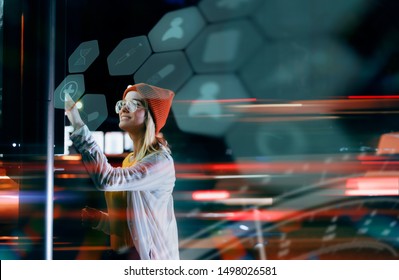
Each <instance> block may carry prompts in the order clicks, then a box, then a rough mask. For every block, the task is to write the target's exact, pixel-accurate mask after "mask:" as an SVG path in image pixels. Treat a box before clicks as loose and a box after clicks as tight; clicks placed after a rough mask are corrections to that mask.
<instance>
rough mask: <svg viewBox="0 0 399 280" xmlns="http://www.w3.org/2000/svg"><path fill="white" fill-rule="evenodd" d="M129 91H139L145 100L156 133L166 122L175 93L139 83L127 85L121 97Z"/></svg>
mask: <svg viewBox="0 0 399 280" xmlns="http://www.w3.org/2000/svg"><path fill="white" fill-rule="evenodd" d="M129 91H136V92H138V93H140V94H141V95H142V96H143V97H144V99H145V100H146V101H147V103H148V107H149V109H150V113H151V116H152V118H153V119H154V122H155V133H156V134H158V133H159V131H160V130H161V129H162V127H164V125H165V123H166V119H167V118H168V114H169V111H170V107H171V106H172V100H173V97H174V96H175V93H174V92H173V91H171V90H168V89H164V88H159V87H156V86H152V85H148V84H144V83H139V84H135V85H129V86H128V87H127V88H126V90H125V92H124V93H123V99H125V96H126V94H127V93H128V92H129Z"/></svg>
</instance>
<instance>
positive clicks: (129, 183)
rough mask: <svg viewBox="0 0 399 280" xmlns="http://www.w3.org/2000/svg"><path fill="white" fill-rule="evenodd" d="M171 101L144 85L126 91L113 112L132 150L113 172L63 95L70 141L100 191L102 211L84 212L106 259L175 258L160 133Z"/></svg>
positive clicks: (169, 177)
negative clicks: (102, 240)
mask: <svg viewBox="0 0 399 280" xmlns="http://www.w3.org/2000/svg"><path fill="white" fill-rule="evenodd" d="M173 97H174V93H173V92H172V91H170V90H167V89H162V88H158V87H155V86H151V85H148V84H143V83H140V84H136V85H133V86H128V87H127V89H126V90H125V92H124V94H123V100H121V101H118V102H117V104H116V106H115V110H116V112H117V113H118V114H119V127H120V128H121V129H122V130H124V131H126V132H128V134H129V136H130V138H131V139H132V141H133V144H134V151H133V153H130V154H129V155H128V156H127V157H126V158H125V159H124V161H123V165H122V168H114V167H112V166H111V165H110V164H109V163H108V161H107V158H106V157H105V155H104V154H103V152H102V151H101V150H100V148H99V146H98V145H97V144H96V143H95V141H94V139H93V137H92V136H91V134H90V132H89V130H88V128H87V126H86V125H85V124H84V123H83V121H82V119H81V118H80V115H79V112H78V110H77V108H76V106H74V105H75V103H74V102H73V100H72V99H71V97H70V96H66V105H65V108H66V113H67V116H68V119H69V121H70V122H71V125H72V126H73V127H74V132H73V133H72V135H71V140H72V141H73V143H74V146H75V147H76V149H77V150H78V151H79V153H80V154H81V155H82V160H83V162H84V164H85V166H86V169H87V171H88V172H89V174H90V176H91V178H92V179H93V181H94V183H95V185H96V187H97V188H98V189H99V190H100V191H104V192H105V198H106V202H107V208H108V212H107V213H104V212H101V211H97V212H96V211H95V210H93V209H92V208H86V209H84V214H85V215H86V216H87V215H88V216H90V217H97V220H98V223H97V225H95V226H94V228H95V229H98V230H102V231H103V232H105V233H107V234H109V235H110V241H111V249H112V251H111V254H110V255H109V258H111V259H123V258H128V259H132V258H133V259H142V260H148V259H163V260H166V259H179V251H178V238H177V225H176V219H175V215H174V210H173V198H172V191H173V187H174V183H175V180H176V176H175V170H174V164H173V159H172V157H171V154H170V150H169V147H168V145H167V142H166V140H165V139H164V138H163V137H162V135H161V134H160V130H161V129H162V127H163V126H164V125H165V123H166V120H167V116H168V114H169V111H170V107H171V104H172V99H173Z"/></svg>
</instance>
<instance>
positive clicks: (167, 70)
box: [147, 64, 176, 85]
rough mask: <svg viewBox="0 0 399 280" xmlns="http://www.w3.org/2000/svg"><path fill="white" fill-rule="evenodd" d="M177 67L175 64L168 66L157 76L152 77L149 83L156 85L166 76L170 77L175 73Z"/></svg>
mask: <svg viewBox="0 0 399 280" xmlns="http://www.w3.org/2000/svg"><path fill="white" fill-rule="evenodd" d="M175 69H176V66H175V65H173V64H168V65H166V66H165V67H163V68H162V69H161V70H159V71H158V72H157V73H156V74H155V75H153V76H151V77H150V78H149V79H148V80H147V83H149V84H153V85H156V84H157V83H159V81H161V80H162V79H164V78H165V77H166V76H168V75H170V74H171V73H172V72H173V71H175Z"/></svg>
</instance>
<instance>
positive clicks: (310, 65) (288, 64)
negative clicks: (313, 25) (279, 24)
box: [240, 39, 361, 100]
mask: <svg viewBox="0 0 399 280" xmlns="http://www.w3.org/2000/svg"><path fill="white" fill-rule="evenodd" d="M360 67H361V61H360V59H359V57H358V56H357V54H356V53H355V52H354V51H353V50H352V49H350V48H349V47H348V46H346V45H345V44H343V43H341V42H339V41H335V40H330V39H322V40H316V39H310V40H296V39H295V40H281V41H275V42H274V43H269V44H266V45H264V47H263V48H262V50H261V51H260V52H259V53H258V54H256V55H255V57H254V58H253V59H252V60H251V61H249V62H248V63H247V64H246V65H245V66H244V67H242V69H240V77H241V78H242V81H243V83H244V84H245V85H246V86H247V87H248V89H249V90H250V92H251V93H252V95H253V96H254V97H256V98H259V99H277V100H300V99H316V98H326V97H336V96H338V95H341V94H344V92H345V91H348V90H350V85H354V84H355V82H354V81H359V73H360V70H361V68H360Z"/></svg>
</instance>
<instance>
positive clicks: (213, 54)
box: [202, 30, 240, 63]
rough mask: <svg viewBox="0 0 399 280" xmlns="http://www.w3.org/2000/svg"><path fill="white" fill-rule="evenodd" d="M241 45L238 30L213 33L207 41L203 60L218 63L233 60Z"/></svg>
mask: <svg viewBox="0 0 399 280" xmlns="http://www.w3.org/2000/svg"><path fill="white" fill-rule="evenodd" d="M239 45H240V32H239V31H238V30H225V31H221V32H215V33H211V34H210V35H209V36H208V38H207V41H206V43H205V51H204V53H203V59H202V60H203V62H205V63H218V62H229V61H233V60H234V59H235V58H236V56H237V52H238V47H239Z"/></svg>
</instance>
